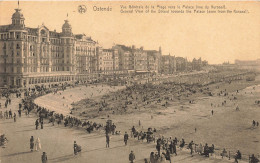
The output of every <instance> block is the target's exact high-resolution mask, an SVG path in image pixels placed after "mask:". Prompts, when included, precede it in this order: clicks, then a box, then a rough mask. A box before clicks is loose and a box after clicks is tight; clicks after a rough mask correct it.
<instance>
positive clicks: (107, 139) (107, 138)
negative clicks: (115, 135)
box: [106, 134, 110, 148]
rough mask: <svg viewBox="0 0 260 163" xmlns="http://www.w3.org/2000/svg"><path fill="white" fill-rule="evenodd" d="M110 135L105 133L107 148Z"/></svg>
mask: <svg viewBox="0 0 260 163" xmlns="http://www.w3.org/2000/svg"><path fill="white" fill-rule="evenodd" d="M109 142H110V136H109V135H108V134H107V135H106V148H109Z"/></svg>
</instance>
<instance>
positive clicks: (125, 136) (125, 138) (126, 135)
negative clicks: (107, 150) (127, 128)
mask: <svg viewBox="0 0 260 163" xmlns="http://www.w3.org/2000/svg"><path fill="white" fill-rule="evenodd" d="M127 140H128V134H127V132H125V135H124V142H125V145H127Z"/></svg>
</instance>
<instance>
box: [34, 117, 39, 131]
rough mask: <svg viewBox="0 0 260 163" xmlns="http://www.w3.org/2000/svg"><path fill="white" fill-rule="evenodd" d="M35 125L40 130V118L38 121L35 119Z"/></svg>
mask: <svg viewBox="0 0 260 163" xmlns="http://www.w3.org/2000/svg"><path fill="white" fill-rule="evenodd" d="M35 127H36V130H38V127H39V120H38V119H36V121H35Z"/></svg>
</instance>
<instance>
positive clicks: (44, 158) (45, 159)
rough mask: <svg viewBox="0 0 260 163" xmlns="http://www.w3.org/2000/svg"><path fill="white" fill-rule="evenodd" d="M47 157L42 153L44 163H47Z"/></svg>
mask: <svg viewBox="0 0 260 163" xmlns="http://www.w3.org/2000/svg"><path fill="white" fill-rule="evenodd" d="M47 160H48V159H47V155H46V153H45V152H43V153H42V163H47Z"/></svg>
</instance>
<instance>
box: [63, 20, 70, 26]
mask: <svg viewBox="0 0 260 163" xmlns="http://www.w3.org/2000/svg"><path fill="white" fill-rule="evenodd" d="M62 28H71V25H70V24H69V21H68V20H65V23H64V24H63V25H62Z"/></svg>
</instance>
